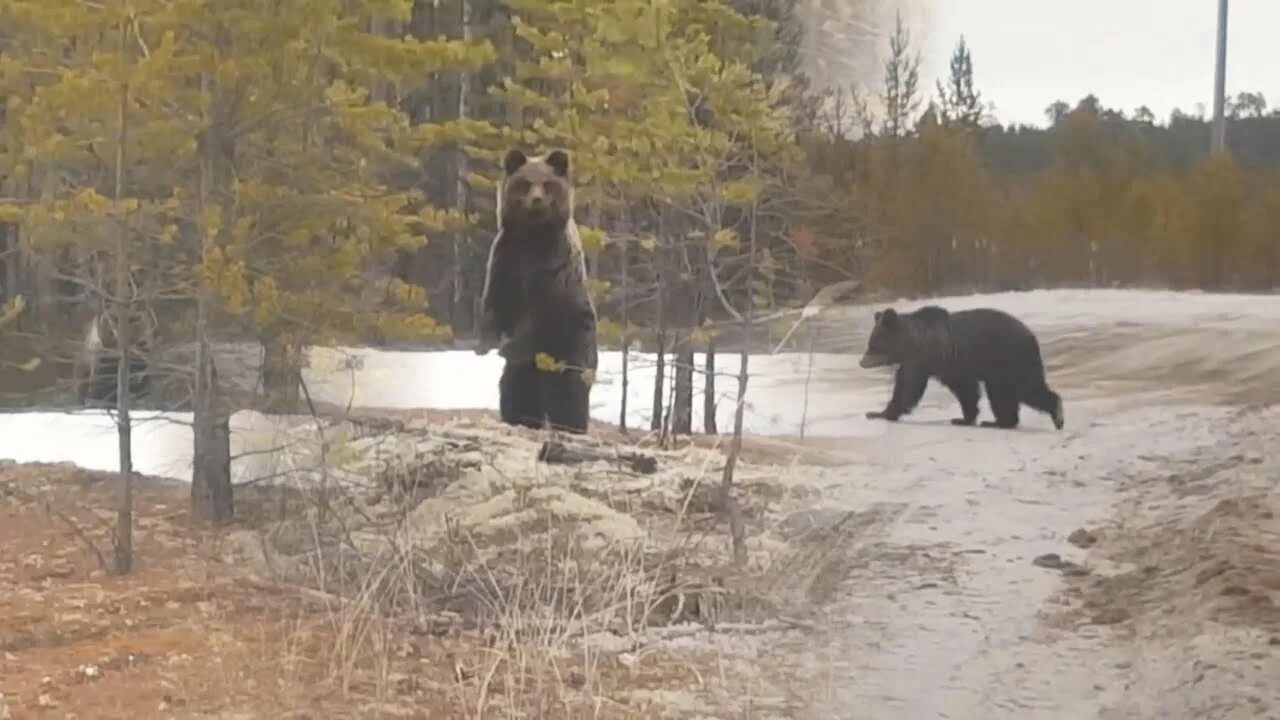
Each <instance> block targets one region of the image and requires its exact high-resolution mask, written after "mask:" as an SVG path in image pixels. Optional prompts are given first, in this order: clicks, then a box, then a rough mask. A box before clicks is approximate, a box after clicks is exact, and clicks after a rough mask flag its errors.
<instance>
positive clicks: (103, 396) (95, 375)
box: [72, 312, 156, 408]
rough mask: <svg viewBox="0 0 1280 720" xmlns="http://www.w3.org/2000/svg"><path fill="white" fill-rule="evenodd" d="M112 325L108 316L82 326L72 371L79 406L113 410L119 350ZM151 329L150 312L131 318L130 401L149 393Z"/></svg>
mask: <svg viewBox="0 0 1280 720" xmlns="http://www.w3.org/2000/svg"><path fill="white" fill-rule="evenodd" d="M115 325H116V317H115V315H114V314H112V313H108V312H101V313H98V314H97V315H94V316H93V318H92V319H91V320H89V322H88V323H87V324H86V325H85V329H84V337H83V339H82V341H81V343H80V350H79V352H78V353H77V355H76V360H75V364H74V367H73V371H72V372H73V379H74V381H75V387H76V400H77V401H78V402H79V403H80V405H82V406H85V407H90V406H92V407H111V408H114V407H115V406H116V402H117V400H118V398H117V396H116V390H117V385H116V382H117V379H116V373H117V372H118V369H119V367H120V348H119V343H118V342H117V339H116V329H115ZM155 325H156V322H155V317H154V315H152V314H151V313H150V312H139V313H133V314H131V317H130V328H129V330H130V345H131V346H132V347H131V348H130V354H129V395H130V396H131V397H133V398H141V397H143V396H145V395H146V394H147V392H148V391H149V390H150V389H151V373H150V364H149V363H148V362H147V353H148V351H149V350H150V346H151V339H152V335H153V333H154V330H155Z"/></svg>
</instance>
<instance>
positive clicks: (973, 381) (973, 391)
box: [942, 376, 981, 425]
mask: <svg viewBox="0 0 1280 720" xmlns="http://www.w3.org/2000/svg"><path fill="white" fill-rule="evenodd" d="M942 384H943V385H946V386H947V389H948V390H950V391H951V394H952V395H955V396H956V400H958V401H959V402H960V414H961V417H958V418H954V419H952V420H951V424H952V425H973V424H974V423H975V422H977V420H978V399H979V398H980V397H981V392H980V391H979V389H978V380H977V378H973V377H963V376H948V377H944V378H942Z"/></svg>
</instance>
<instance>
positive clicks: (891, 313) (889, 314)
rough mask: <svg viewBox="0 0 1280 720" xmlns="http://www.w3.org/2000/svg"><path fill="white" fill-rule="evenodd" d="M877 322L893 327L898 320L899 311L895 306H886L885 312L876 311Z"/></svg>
mask: <svg viewBox="0 0 1280 720" xmlns="http://www.w3.org/2000/svg"><path fill="white" fill-rule="evenodd" d="M876 316H877V318H878V320H877V322H878V323H881V324H883V325H884V326H885V327H892V326H893V324H894V323H895V322H897V321H898V313H897V312H896V311H895V310H894V309H893V308H885V309H884V311H883V312H878V313H876Z"/></svg>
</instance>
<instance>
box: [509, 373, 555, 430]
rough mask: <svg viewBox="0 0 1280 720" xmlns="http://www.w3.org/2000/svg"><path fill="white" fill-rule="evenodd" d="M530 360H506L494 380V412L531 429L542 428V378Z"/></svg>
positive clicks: (511, 423)
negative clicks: (520, 361) (500, 373)
mask: <svg viewBox="0 0 1280 720" xmlns="http://www.w3.org/2000/svg"><path fill="white" fill-rule="evenodd" d="M541 374H542V373H540V372H539V371H538V368H537V366H535V365H534V364H533V363H531V362H525V363H512V362H508V363H506V364H505V365H504V366H503V368H502V379H501V380H499V381H498V414H499V415H500V416H501V417H502V422H504V423H506V424H508V425H519V426H523V427H527V428H533V429H534V430H541V429H542V428H543V425H544V424H545V423H544V418H543V415H544V413H543V408H542V393H543V388H542V385H543V380H542V378H541V377H539V375H541Z"/></svg>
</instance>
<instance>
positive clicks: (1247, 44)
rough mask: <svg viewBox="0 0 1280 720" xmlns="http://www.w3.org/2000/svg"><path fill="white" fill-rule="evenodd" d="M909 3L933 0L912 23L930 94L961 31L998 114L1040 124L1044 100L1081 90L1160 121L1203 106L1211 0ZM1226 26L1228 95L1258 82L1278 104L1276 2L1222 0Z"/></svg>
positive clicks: (1208, 79)
mask: <svg viewBox="0 0 1280 720" xmlns="http://www.w3.org/2000/svg"><path fill="white" fill-rule="evenodd" d="M916 2H922V4H927V5H929V6H931V7H929V9H928V10H927V11H926V12H928V13H929V14H930V15H931V16H932V17H930V19H929V20H928V21H926V22H927V26H926V27H916V28H913V32H912V34H913V36H915V37H917V38H918V39H919V41H920V43H921V45H920V47H921V50H922V51H923V55H924V57H923V65H924V67H923V68H922V70H925V71H927V72H922V74H927V75H928V76H929V78H928V82H929V89H930V91H931V92H930V94H931V95H932V90H933V87H934V85H933V78H934V77H936V74H938V73H943V74H945V73H946V69H947V61H948V58H949V55H950V51H951V50H952V49H953V48H954V46H955V42H956V40H957V39H958V38H959V36H960V34H961V33H963V34H964V36H965V41H966V42H967V43H968V45H969V48H970V50H971V52H972V54H973V63H974V74H975V78H976V80H977V84H978V87H979V89H980V90H981V91H982V93H983V95H984V97H985V98H986V99H987V100H989V101H992V102H994V103H995V104H996V117H997V118H998V119H999V120H1000V121H1001V122H1003V123H1008V122H1010V121H1015V122H1022V123H1029V124H1036V125H1042V124H1044V122H1045V117H1044V109H1045V108H1046V107H1047V106H1048V105H1049V104H1050V103H1052V102H1053V101H1054V100H1058V99H1062V100H1066V101H1067V102H1069V103H1070V104H1072V105H1074V104H1075V103H1076V101H1078V100H1079V99H1080V98H1082V97H1084V96H1085V95H1087V94H1089V93H1093V94H1094V95H1097V96H1098V98H1099V99H1100V100H1101V101H1102V103H1103V104H1104V105H1106V106H1108V107H1118V108H1121V109H1123V110H1125V111H1126V112H1129V111H1132V110H1133V109H1135V108H1137V107H1139V106H1141V105H1146V106H1147V107H1149V108H1151V110H1152V112H1154V113H1155V115H1156V117H1157V118H1160V119H1161V120H1167V119H1168V117H1169V113H1170V111H1172V110H1173V109H1174V108H1175V107H1177V108H1181V109H1183V110H1184V111H1186V112H1191V113H1194V112H1195V110H1196V107H1195V106H1196V103H1203V104H1204V107H1205V110H1206V112H1207V113H1211V112H1212V106H1213V62H1214V45H1215V40H1216V37H1215V33H1216V23H1217V6H1218V3H1217V0H1067V1H1065V2H1064V1H1061V0H1059V1H1056V2H1050V1H1049V0H916ZM904 4H905V5H911V4H914V3H912V2H906V3H904ZM1228 33H1229V35H1228V42H1227V94H1228V95H1234V94H1235V93H1237V92H1240V91H1244V90H1248V91H1261V92H1262V93H1263V94H1264V95H1266V97H1267V101H1268V103H1269V105H1270V106H1271V107H1272V108H1274V107H1277V106H1280V0H1232V2H1231V9H1230V17H1229V26H1228Z"/></svg>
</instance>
